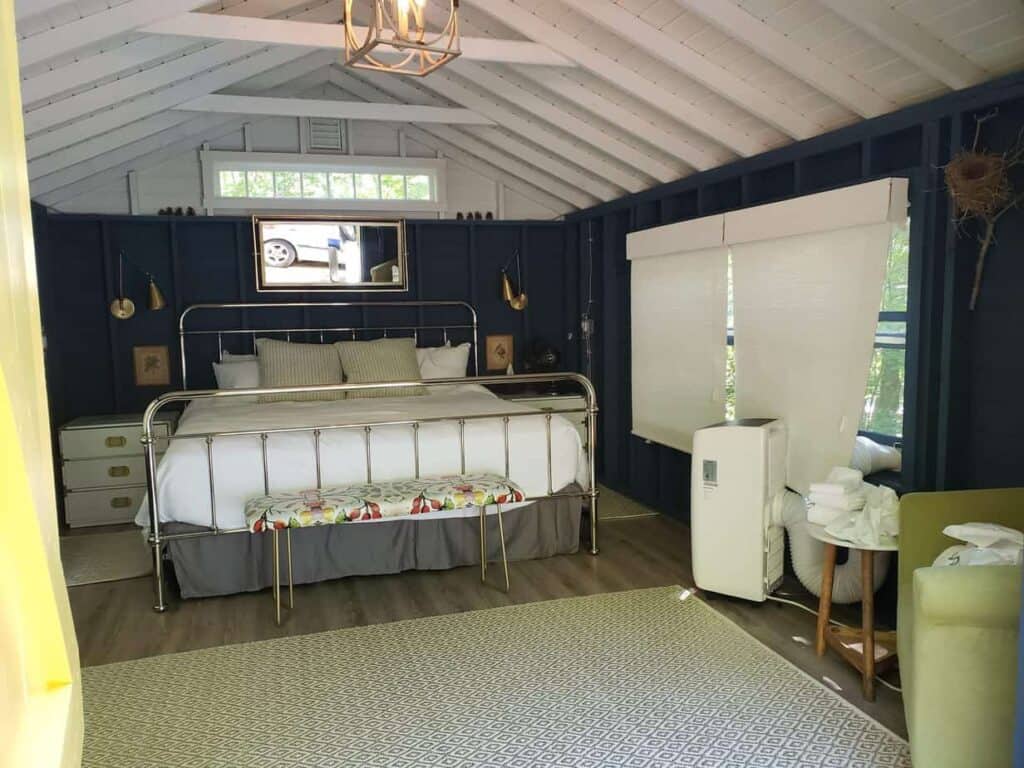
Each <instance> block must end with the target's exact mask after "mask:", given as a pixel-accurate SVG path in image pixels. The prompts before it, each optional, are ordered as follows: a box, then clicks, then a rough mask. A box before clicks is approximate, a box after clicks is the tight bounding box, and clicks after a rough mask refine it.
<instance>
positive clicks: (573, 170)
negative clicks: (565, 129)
mask: <svg viewBox="0 0 1024 768" xmlns="http://www.w3.org/2000/svg"><path fill="white" fill-rule="evenodd" d="M462 132H463V133H471V134H473V135H474V136H476V137H477V138H480V139H482V140H483V141H485V142H487V143H488V144H489V145H491V146H493V147H495V148H497V149H499V150H501V151H502V152H504V153H505V154H507V155H511V156H512V157H516V158H518V159H520V160H522V161H524V162H527V163H529V164H530V165H532V166H534V167H535V168H538V169H540V170H543V171H545V172H547V173H550V174H552V175H553V176H554V177H555V178H558V179H562V180H563V181H565V182H566V183H568V184H572V185H573V186H574V187H576V188H578V189H582V190H584V191H585V192H587V194H589V195H592V196H593V197H594V198H595V199H597V200H600V201H602V202H607V201H609V200H617V199H619V198H620V197H622V196H623V194H624V193H625V190H623V189H621V188H619V187H617V186H615V185H614V184H608V183H606V182H604V181H602V180H601V179H597V178H595V177H593V176H589V175H588V174H587V173H585V172H584V171H581V170H580V169H579V168H577V167H576V166H574V165H572V164H571V163H566V162H563V161H562V159H561V158H559V157H555V156H554V155H549V154H548V153H546V152H543V151H541V150H540V149H538V148H537V147H535V146H534V145H533V144H530V143H529V142H528V141H523V140H522V139H520V138H518V137H517V136H515V135H510V134H508V133H505V132H504V131H503V130H501V129H499V128H488V127H480V128H472V127H470V128H465V129H463V131H462Z"/></svg>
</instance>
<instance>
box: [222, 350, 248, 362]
mask: <svg viewBox="0 0 1024 768" xmlns="http://www.w3.org/2000/svg"><path fill="white" fill-rule="evenodd" d="M255 359H256V355H236V354H235V353H233V352H222V353H221V362H222V363H244V362H246V361H247V360H255Z"/></svg>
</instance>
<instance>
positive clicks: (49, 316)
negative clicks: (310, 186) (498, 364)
mask: <svg viewBox="0 0 1024 768" xmlns="http://www.w3.org/2000/svg"><path fill="white" fill-rule="evenodd" d="M33 213H34V218H35V229H36V246H37V254H38V264H39V277H40V297H41V303H42V312H43V324H44V332H45V334H46V341H47V346H46V364H47V376H48V380H49V394H50V407H51V418H52V421H53V423H54V425H56V426H59V425H60V424H63V423H65V422H67V421H69V420H71V419H73V418H75V417H77V416H83V415H95V414H111V413H136V412H141V411H142V410H143V409H144V408H145V406H146V404H147V403H149V402H150V401H151V400H152V399H153V398H154V397H155V396H156V395H158V394H160V393H161V392H162V391H164V390H166V389H178V388H180V385H181V379H180V370H179V369H180V364H179V361H178V359H177V355H176V350H177V332H176V328H177V325H176V324H177V317H178V315H179V314H180V312H181V310H182V309H183V308H185V307H187V306H188V305H190V304H195V303H198V302H229V301H288V300H309V301H317V300H323V301H329V300H345V299H350V300H353V301H362V300H366V301H374V300H375V299H380V300H385V299H390V300H395V299H396V298H406V299H414V298H418V299H461V300H465V301H469V302H470V303H472V304H473V305H474V306H476V307H477V309H478V311H479V315H480V343H481V347H483V341H484V337H485V336H486V335H487V334H489V333H511V334H514V336H515V340H516V344H515V350H516V359H517V368H519V369H521V367H522V355H523V352H524V350H525V349H526V347H527V342H528V341H530V340H532V339H534V338H537V337H540V338H543V339H544V340H545V341H547V342H549V343H551V344H553V345H555V346H556V348H558V349H560V350H561V353H562V359H563V360H564V361H566V363H567V365H568V366H569V367H573V366H575V363H576V359H577V354H578V351H577V349H576V342H575V340H570V339H569V338H568V331H569V329H570V328H571V327H572V324H573V322H574V318H575V316H576V313H577V312H578V309H577V306H576V301H577V299H576V285H577V282H578V280H577V272H578V265H577V264H576V260H577V255H576V253H575V251H572V250H570V249H568V248H567V244H566V232H565V227H564V226H563V225H562V224H561V223H548V222H472V223H470V222H457V221H444V222H438V221H418V222H417V221H411V222H409V223H408V228H407V233H408V238H409V243H408V247H409V270H410V275H409V277H410V290H409V291H408V292H407V293H403V294H386V295H381V294H352V293H348V294H337V293H333V294H329V295H327V294H323V293H317V294H301V293H262V294H261V293H257V292H256V285H255V273H254V260H253V244H252V225H251V220H250V219H247V218H245V219H243V218H207V217H196V218H187V217H186V218H173V217H171V218H166V217H141V216H100V215H61V214H47V212H46V211H45V210H43V209H41V208H39V207H36V208H35V209H34V211H33ZM517 249H518V250H519V251H520V253H521V254H522V259H523V277H524V283H525V286H526V290H527V291H528V293H529V296H530V303H529V308H528V309H527V310H526V311H525V312H514V311H513V310H511V309H510V308H509V307H508V305H507V304H505V303H504V302H503V301H502V300H501V296H500V293H499V269H500V268H501V266H502V265H504V264H505V262H506V261H508V259H509V257H510V256H511V255H512V254H513V253H514V252H515V251H516V250H517ZM122 250H123V251H124V253H125V254H126V256H127V258H128V259H130V260H131V261H132V262H134V263H135V264H137V265H138V266H139V267H140V268H141V269H142V270H145V271H147V272H151V273H152V274H153V275H154V276H155V278H156V282H157V284H158V285H159V286H160V288H161V290H162V291H163V293H164V295H165V296H166V298H167V302H168V309H166V310H163V311H159V312H150V311H148V310H147V309H146V296H147V294H146V288H147V283H146V279H145V277H144V276H143V275H141V274H139V273H138V272H135V271H133V270H130V269H129V270H127V271H126V282H127V290H126V292H127V293H128V295H129V296H130V297H131V298H132V299H133V300H134V301H135V303H136V306H137V307H138V311H137V313H136V314H135V316H134V317H132V318H131V319H129V320H126V321H119V320H115V319H114V318H113V317H111V315H110V313H109V311H108V309H107V307H108V305H109V304H110V302H111V301H112V300H113V299H114V297H115V295H116V293H115V292H116V279H117V254H118V252H119V251H122ZM402 312H403V311H402V310H385V309H383V308H382V309H378V310H364V311H361V312H360V311H357V310H354V311H350V312H349V313H348V314H347V315H346V316H344V317H341V316H340V315H338V314H335V315H333V317H332V322H335V323H338V324H352V325H357V326H359V325H384V324H389V323H391V324H397V323H399V322H408V321H410V320H416V319H417V318H415V317H408V316H404V315H403V314H402ZM317 315H318V313H317V312H316V311H315V310H312V311H310V310H307V311H303V310H296V312H295V313H294V317H292V318H290V319H289V320H288V322H289V323H294V324H295V327H315V326H317V325H322V324H323V322H322V320H323V318H322V317H318V316H317ZM277 317H278V318H280V315H277ZM420 319H421V320H422V319H425V320H426V321H427V322H430V323H436V322H437V321H438V316H437V314H432V315H430V316H428V317H426V318H420ZM446 321H447V322H460V323H464V322H465V321H466V316H465V315H464V314H460V313H456V314H454V315H452V316H451V317H450V318H448V319H447V320H446ZM266 322H279V321H278V320H269V319H268V320H266ZM438 341H440V339H438ZM151 344H166V345H167V346H168V347H169V348H170V352H171V365H172V369H173V380H172V385H171V387H164V388H160V387H137V386H135V384H134V377H133V371H132V347H134V346H136V345H151ZM225 345H226V346H228V345H227V343H226V344H225ZM190 349H191V348H190ZM238 351H241V350H238ZM190 359H191V356H190ZM480 365H481V370H482V368H483V365H484V359H483V354H482V350H481V360H480ZM189 385H190V386H191V387H196V386H213V381H212V371H211V370H210V369H209V366H195V365H192V364H191V363H190V369H189Z"/></svg>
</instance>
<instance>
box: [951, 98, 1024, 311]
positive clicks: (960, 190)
mask: <svg viewBox="0 0 1024 768" xmlns="http://www.w3.org/2000/svg"><path fill="white" fill-rule="evenodd" d="M997 114H998V112H997V111H996V110H993V111H992V112H989V113H988V114H987V115H984V116H981V117H976V118H975V124H976V125H975V131H974V145H973V146H972V148H971V149H969V150H963V151H961V152H959V153H957V154H956V156H954V157H953V159H952V160H950V161H949V163H948V164H947V165H946V167H945V179H946V189H947V190H948V191H949V197H950V200H951V201H952V203H953V208H954V212H955V216H956V218H955V221H956V223H957V225H959V226H961V227H962V225H963V224H965V223H966V222H967V221H968V220H971V219H977V220H978V221H980V222H981V223H982V225H983V227H982V231H981V234H979V235H978V236H977V237H978V242H979V248H978V260H977V263H976V264H975V268H974V285H973V287H972V288H971V303H970V306H971V309H972V310H973V309H974V308H975V307H976V306H977V304H978V295H979V294H980V293H981V278H982V275H983V274H984V271H985V256H986V255H987V254H988V250H989V248H991V246H992V243H993V242H994V241H995V231H996V224H997V223H998V221H999V219H1000V218H1001V217H1002V216H1003V214H1004V213H1006V212H1007V211H1009V210H1011V209H1013V208H1016V207H1017V206H1018V205H1019V204H1020V203H1021V202H1024V194H1021V195H1014V191H1013V184H1012V182H1011V181H1010V170H1011V169H1012V168H1014V167H1016V166H1018V165H1022V164H1024V132H1022V133H1021V135H1019V136H1018V137H1017V141H1016V142H1015V143H1014V145H1013V147H1011V148H1010V149H1009V150H1008V151H1006V152H1003V153H998V152H990V151H986V150H979V149H978V139H979V138H980V135H981V126H982V124H983V123H984V122H985V121H987V120H990V119H991V118H993V117H995V116H996V115H997Z"/></svg>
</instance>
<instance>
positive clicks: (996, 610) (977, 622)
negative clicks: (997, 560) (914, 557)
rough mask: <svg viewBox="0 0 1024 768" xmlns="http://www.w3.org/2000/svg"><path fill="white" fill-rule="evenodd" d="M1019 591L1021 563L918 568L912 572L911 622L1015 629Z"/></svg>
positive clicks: (920, 624) (916, 623)
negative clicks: (1016, 564) (913, 616)
mask: <svg viewBox="0 0 1024 768" xmlns="http://www.w3.org/2000/svg"><path fill="white" fill-rule="evenodd" d="M1020 591H1021V569H1020V566H1007V565H973V566H962V567H947V568H918V569H917V570H916V571H914V615H915V618H914V625H915V627H921V626H922V623H927V624H931V625H956V626H965V627H978V628H991V629H1010V630H1016V628H1017V625H1018V622H1019V620H1020ZM916 631H918V630H915V632H916Z"/></svg>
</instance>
